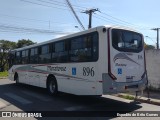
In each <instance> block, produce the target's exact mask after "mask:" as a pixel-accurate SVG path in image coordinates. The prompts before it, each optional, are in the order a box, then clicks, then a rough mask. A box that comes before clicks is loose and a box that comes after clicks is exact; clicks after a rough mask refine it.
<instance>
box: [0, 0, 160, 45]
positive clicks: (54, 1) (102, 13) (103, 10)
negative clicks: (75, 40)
mask: <svg viewBox="0 0 160 120" xmlns="http://www.w3.org/2000/svg"><path fill="white" fill-rule="evenodd" d="M69 1H70V3H71V4H72V6H73V8H74V10H75V12H76V14H77V15H78V17H79V19H80V21H81V22H82V24H83V26H84V27H85V29H87V28H88V14H85V13H82V11H84V10H86V9H90V8H98V10H99V11H97V12H95V14H93V17H92V27H97V26H101V25H120V26H125V27H130V28H133V29H135V30H137V31H139V32H141V33H142V34H143V35H144V40H145V42H146V43H147V44H151V45H156V35H157V33H156V31H154V30H151V29H152V28H159V27H160V13H159V11H160V7H159V5H160V1H159V0H69ZM75 26H78V27H75ZM82 30H83V29H82V28H81V26H80V25H79V23H78V22H77V20H76V19H75V17H74V15H73V13H72V12H71V10H70V9H69V7H68V6H67V4H66V1H65V0H0V40H1V39H4V40H10V41H15V42H17V41H18V40H20V39H30V40H32V41H33V42H37V43H40V42H43V41H47V40H51V39H54V38H56V37H60V36H62V35H67V34H71V33H74V32H79V31H82ZM146 36H148V37H146Z"/></svg>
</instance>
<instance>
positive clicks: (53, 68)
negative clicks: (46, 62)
mask: <svg viewBox="0 0 160 120" xmlns="http://www.w3.org/2000/svg"><path fill="white" fill-rule="evenodd" d="M47 70H48V71H66V67H58V66H56V67H52V66H47Z"/></svg>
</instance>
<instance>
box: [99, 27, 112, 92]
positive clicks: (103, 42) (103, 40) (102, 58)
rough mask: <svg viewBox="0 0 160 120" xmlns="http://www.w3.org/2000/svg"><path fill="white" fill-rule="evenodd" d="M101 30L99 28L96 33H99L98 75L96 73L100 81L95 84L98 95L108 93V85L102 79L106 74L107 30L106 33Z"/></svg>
mask: <svg viewBox="0 0 160 120" xmlns="http://www.w3.org/2000/svg"><path fill="white" fill-rule="evenodd" d="M102 29H103V28H99V29H98V30H97V31H99V59H98V67H99V73H98V75H99V76H98V77H99V78H100V80H101V81H102V82H101V83H100V82H97V88H99V89H98V91H97V92H98V93H101V94H104V93H107V92H109V91H108V90H109V86H110V83H108V81H106V79H104V77H105V78H106V74H108V34H107V30H108V28H105V29H106V32H103V31H102Z"/></svg>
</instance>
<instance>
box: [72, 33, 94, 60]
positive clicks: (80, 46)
mask: <svg viewBox="0 0 160 120" xmlns="http://www.w3.org/2000/svg"><path fill="white" fill-rule="evenodd" d="M91 41H92V37H91V36H90V35H85V36H81V37H78V38H74V39H72V40H71V50H70V60H71V62H88V61H92V52H91V51H92V47H91V46H92V45H91V44H92V42H91Z"/></svg>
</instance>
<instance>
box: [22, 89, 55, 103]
mask: <svg viewBox="0 0 160 120" xmlns="http://www.w3.org/2000/svg"><path fill="white" fill-rule="evenodd" d="M22 92H23V93H24V94H26V95H29V96H32V97H34V98H37V99H40V100H42V101H51V100H53V99H51V98H47V97H45V96H42V95H41V94H38V93H33V92H29V91H22ZM48 97H49V96H48Z"/></svg>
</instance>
